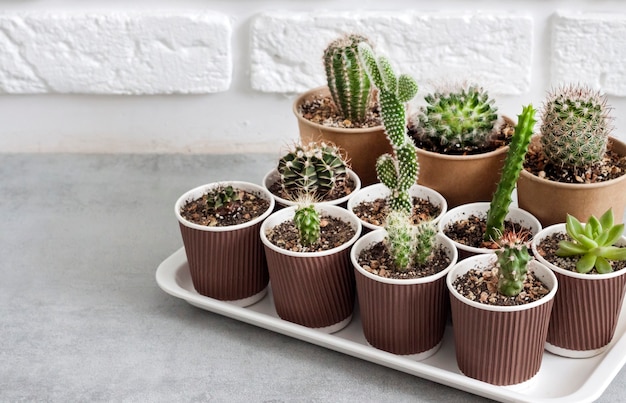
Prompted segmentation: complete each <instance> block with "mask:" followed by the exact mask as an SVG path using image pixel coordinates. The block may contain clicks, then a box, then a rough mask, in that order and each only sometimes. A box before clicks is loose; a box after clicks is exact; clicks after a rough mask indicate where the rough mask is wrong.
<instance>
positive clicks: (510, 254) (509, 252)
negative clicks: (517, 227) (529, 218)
mask: <svg viewBox="0 0 626 403" xmlns="http://www.w3.org/2000/svg"><path fill="white" fill-rule="evenodd" d="M499 242H500V249H498V250H496V252H495V253H496V256H497V258H498V291H499V292H500V294H503V295H506V296H509V297H514V296H516V295H518V294H519V293H520V292H521V291H522V290H523V289H524V280H525V278H526V273H527V266H528V262H530V260H531V256H530V253H528V246H527V241H526V236H525V234H517V233H515V232H507V233H505V234H504V235H503V236H502V238H500V241H499Z"/></svg>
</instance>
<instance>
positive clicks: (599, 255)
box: [556, 209, 626, 274]
mask: <svg viewBox="0 0 626 403" xmlns="http://www.w3.org/2000/svg"><path fill="white" fill-rule="evenodd" d="M565 229H566V231H567V234H568V235H569V236H570V238H572V240H571V241H561V242H559V249H558V250H557V251H556V254H557V256H562V257H566V256H580V258H579V259H578V262H576V271H577V272H579V273H589V272H590V271H591V270H592V269H593V268H594V267H595V269H596V271H597V272H598V273H600V274H605V273H611V272H612V271H613V268H612V267H611V264H610V263H609V260H626V248H619V247H617V246H614V244H615V243H616V242H617V241H618V240H619V239H620V237H621V236H622V233H623V232H624V224H616V225H615V224H613V210H612V209H608V210H607V211H606V212H605V213H604V214H602V216H601V217H600V218H599V219H598V218H596V217H595V216H593V215H592V216H591V217H589V219H588V220H587V223H586V224H584V225H583V224H581V223H580V221H578V220H577V219H576V218H575V217H574V216H572V215H569V214H568V215H567V220H566V222H565Z"/></svg>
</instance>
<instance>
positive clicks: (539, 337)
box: [447, 254, 557, 386]
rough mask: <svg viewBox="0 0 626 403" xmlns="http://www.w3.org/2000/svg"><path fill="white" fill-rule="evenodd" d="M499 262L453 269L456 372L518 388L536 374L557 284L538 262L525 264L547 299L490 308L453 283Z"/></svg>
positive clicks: (484, 258)
mask: <svg viewBox="0 0 626 403" xmlns="http://www.w3.org/2000/svg"><path fill="white" fill-rule="evenodd" d="M496 260H497V257H496V256H495V255H494V254H489V255H477V256H473V257H470V258H467V259H465V260H462V261H460V262H459V263H457V265H456V266H455V267H453V268H452V270H450V273H449V274H448V277H447V285H448V290H449V291H450V304H451V308H452V326H453V329H454V342H455V347H456V359H457V364H458V366H459V370H460V371H461V372H462V373H463V374H465V375H466V376H468V377H470V378H474V379H478V380H481V381H483V382H487V383H490V384H493V385H498V386H505V385H516V384H520V383H523V382H526V381H529V380H530V379H532V377H533V376H535V375H536V374H537V372H539V368H540V367H541V361H542V359H543V353H544V344H545V341H546V337H547V333H548V325H549V321H550V313H551V310H552V305H553V303H554V296H555V295H556V293H557V280H556V277H555V276H554V273H552V271H551V270H549V269H548V268H547V267H546V266H544V265H543V264H541V263H539V262H538V261H536V260H532V261H531V262H530V264H529V270H532V271H534V273H535V275H536V276H537V277H539V278H540V279H541V280H542V281H543V283H544V284H545V285H546V286H547V287H548V288H549V289H550V293H549V294H548V295H546V296H544V297H543V298H541V299H540V300H538V301H535V302H532V303H529V304H525V305H519V306H506V307H503V306H494V305H487V304H481V303H479V302H475V301H471V300H469V299H467V298H465V297H464V296H462V295H461V294H459V293H458V291H456V290H455V289H454V287H453V286H452V283H453V282H454V281H455V280H456V279H457V278H458V277H460V276H462V275H463V274H465V273H466V272H467V271H469V270H470V269H472V268H476V269H478V270H484V269H487V268H490V267H492V266H493V265H494V264H495V262H496Z"/></svg>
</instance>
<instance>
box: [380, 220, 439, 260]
mask: <svg viewBox="0 0 626 403" xmlns="http://www.w3.org/2000/svg"><path fill="white" fill-rule="evenodd" d="M385 230H386V231H387V236H386V237H385V245H386V247H387V251H388V252H389V255H390V256H391V258H392V259H393V262H394V264H395V266H396V268H397V269H398V270H399V271H407V270H408V269H410V268H411V266H413V265H415V264H423V263H425V262H426V261H427V260H428V258H429V257H430V256H431V254H432V249H433V244H434V240H435V235H436V234H437V229H436V228H435V225H434V224H433V223H432V222H430V221H424V222H421V223H419V224H417V225H414V224H413V223H412V222H411V218H410V215H409V214H407V213H406V212H405V211H402V210H398V211H391V212H390V213H389V216H388V217H387V220H386V223H385Z"/></svg>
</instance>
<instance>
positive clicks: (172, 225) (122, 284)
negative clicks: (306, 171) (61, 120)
mask: <svg viewBox="0 0 626 403" xmlns="http://www.w3.org/2000/svg"><path fill="white" fill-rule="evenodd" d="M276 157H277V156H276V155H256V156H250V157H246V156H241V155H237V156H180V155H161V156H156V155H141V156H138V155H0V275H1V278H0V401H2V402H11V401H51V402H78V401H81V402H88V401H89V402H90V401H115V402H118V401H124V402H204V401H212V402H313V401H316V402H322V401H324V402H326V401H329V402H330V401H332V402H344V401H345V402H352V401H354V402H363V401H375V402H388V401H394V402H403V401H406V402H409V401H411V402H442V401H445V402H481V401H486V400H485V399H482V398H480V397H477V396H473V395H470V394H467V393H465V392H462V391H458V390H456V389H453V388H449V387H446V386H442V385H439V384H436V383H433V382H430V381H426V380H423V379H420V378H416V377H414V376H411V375H407V374H404V373H401V372H398V371H395V370H392V369H388V368H385V367H382V366H379V365H376V364H373V363H369V362H366V361H362V360H360V359H356V358H353V357H350V356H347V355H344V354H341V353H336V352H334V351H330V350H327V349H325V348H322V347H317V346H314V345H311V344H308V343H306V342H302V341H299V340H295V339H292V338H289V337H286V336H282V335H279V334H276V333H273V332H270V331H266V330H263V329H260V328H257V327H254V326H251V325H247V324H244V323H241V322H238V321H236V320H232V319H228V318H226V317H222V316H220V315H217V314H213V313H209V312H205V311H203V310H200V309H198V308H195V307H192V306H190V305H188V304H187V303H186V302H184V301H182V300H179V299H177V298H174V297H171V296H169V295H167V294H166V293H164V292H163V291H161V290H160V289H159V288H158V286H157V284H156V282H155V280H154V274H155V270H156V267H157V266H158V265H159V263H161V261H163V260H164V259H165V258H166V257H167V256H169V255H170V254H171V253H173V252H174V251H176V250H177V249H178V248H180V247H181V246H182V241H181V239H180V234H179V232H178V227H177V223H176V220H175V218H174V216H173V213H172V211H173V204H174V202H175V200H176V198H177V197H179V196H180V195H181V194H182V193H183V192H184V191H186V190H188V189H190V188H192V187H195V186H197V185H200V184H203V183H208V182H213V181H216V180H224V179H239V180H248V181H252V182H256V183H260V182H261V179H262V177H263V174H264V173H265V172H267V171H268V170H269V169H270V167H272V165H273V161H274V158H276ZM624 394H626V372H625V371H624V370H622V371H621V372H620V373H619V374H618V375H617V377H616V378H615V380H614V381H613V383H612V384H611V385H610V387H609V388H608V390H607V391H606V392H605V393H604V395H603V396H602V398H601V399H600V401H601V402H618V401H623V400H624V398H623V395H624Z"/></svg>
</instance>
